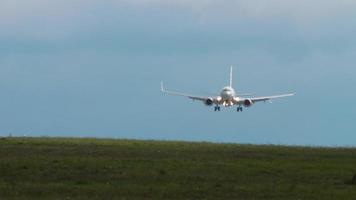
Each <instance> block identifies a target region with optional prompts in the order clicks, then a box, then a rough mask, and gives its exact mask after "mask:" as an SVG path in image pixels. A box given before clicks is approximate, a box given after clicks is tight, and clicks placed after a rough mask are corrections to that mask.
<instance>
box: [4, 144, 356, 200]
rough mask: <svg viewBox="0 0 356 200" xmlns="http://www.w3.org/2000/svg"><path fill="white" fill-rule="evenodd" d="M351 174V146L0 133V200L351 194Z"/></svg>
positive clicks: (354, 169)
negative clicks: (17, 136) (1, 135)
mask: <svg viewBox="0 0 356 200" xmlns="http://www.w3.org/2000/svg"><path fill="white" fill-rule="evenodd" d="M355 174H356V149H351V148H307V147H284V146H267V145H265V146H255V145H238V144H212V143H188V142H163V141H135V140H109V139H70V138H1V139H0V199H1V200H2V199H323V200H324V199H356V185H355V184H356V180H354V181H352V179H353V176H354V175H355ZM354 183H355V184H354Z"/></svg>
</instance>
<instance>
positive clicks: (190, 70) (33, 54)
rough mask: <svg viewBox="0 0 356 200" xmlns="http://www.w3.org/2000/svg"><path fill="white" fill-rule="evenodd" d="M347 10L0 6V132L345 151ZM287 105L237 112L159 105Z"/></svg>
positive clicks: (330, 5) (351, 113) (274, 0)
mask: <svg viewBox="0 0 356 200" xmlns="http://www.w3.org/2000/svg"><path fill="white" fill-rule="evenodd" d="M355 9H356V2H354V1H350V0H341V1H331V0H326V1H321V0H314V1H306V0H302V1H282V0H271V1H268V2H263V1H258V0H226V1H224V0H223V1H211V0H195V1H188V0H171V1H163V0H130V1H129V0H121V1H120V0H116V1H114V0H107V1H87V0H85V1H84V0H76V1H59V0H52V1H48V0H28V1H25V2H23V1H22V2H20V1H14V0H3V1H1V2H0V44H1V45H0V91H1V99H0V134H1V135H4V136H6V135H8V134H9V133H12V134H13V135H18V136H21V135H28V136H42V135H47V136H73V137H77V136H80V137H113V138H135V139H164V140H193V141H213V142H234V143H235V142H236V143H256V144H261V143H262V144H264V143H267V144H292V145H313V146H319V145H322V146H324V145H327V146H345V145H346V146H356V134H355V133H354V128H355V126H356V125H355V123H354V121H355V115H356V108H355V106H354V104H353V103H354V100H355V98H356V95H355V93H354V85H356V79H355V78H354V77H355V75H356V68H355V66H354V65H355V63H356V37H355V36H354V35H355V33H356V12H355ZM230 65H234V66H235V76H234V86H235V88H236V90H238V91H240V92H243V93H246V92H248V93H253V94H256V95H272V94H279V93H284V92H290V91H292V92H297V96H295V97H292V98H287V99H281V100H275V101H274V102H273V103H272V104H263V103H262V104H256V105H254V106H253V107H251V108H249V109H246V110H245V112H243V113H236V112H235V109H224V111H223V112H220V113H215V112H213V108H210V107H206V106H204V105H203V104H202V103H199V102H192V101H190V100H188V99H185V98H180V97H171V96H164V95H162V94H161V93H160V90H159V87H160V86H159V84H160V81H161V80H164V81H165V83H166V86H167V87H168V88H170V89H176V90H180V91H185V92H189V93H193V94H199V95H206V94H210V93H216V92H218V91H219V90H220V89H221V88H222V87H223V86H225V85H227V84H228V72H229V66H230Z"/></svg>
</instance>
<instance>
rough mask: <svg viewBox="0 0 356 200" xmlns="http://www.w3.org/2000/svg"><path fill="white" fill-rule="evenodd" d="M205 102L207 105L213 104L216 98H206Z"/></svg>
mask: <svg viewBox="0 0 356 200" xmlns="http://www.w3.org/2000/svg"><path fill="white" fill-rule="evenodd" d="M204 103H205V105H207V106H212V105H213V104H214V100H213V99H212V98H209V99H207V100H205V102H204Z"/></svg>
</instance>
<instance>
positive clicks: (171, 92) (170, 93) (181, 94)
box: [161, 82, 212, 101]
mask: <svg viewBox="0 0 356 200" xmlns="http://www.w3.org/2000/svg"><path fill="white" fill-rule="evenodd" d="M161 91H162V92H163V93H166V94H169V95H176V96H183V97H188V98H190V99H192V100H199V101H206V100H208V99H212V97H205V96H196V95H190V94H186V93H181V92H175V91H168V90H166V89H165V88H164V86H163V82H161Z"/></svg>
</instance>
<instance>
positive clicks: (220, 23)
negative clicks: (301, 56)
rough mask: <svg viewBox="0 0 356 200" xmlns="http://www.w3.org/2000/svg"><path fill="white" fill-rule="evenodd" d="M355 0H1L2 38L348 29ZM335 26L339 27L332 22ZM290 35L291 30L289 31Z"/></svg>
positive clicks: (0, 32)
mask: <svg viewBox="0 0 356 200" xmlns="http://www.w3.org/2000/svg"><path fill="white" fill-rule="evenodd" d="M355 6H356V1H353V0H338V1H335V0H313V1H309V0H298V1H297V0H269V1H263V0H220V1H216V0H169V1H167V0H104V1H90V0H72V1H61V0H26V1H19V0H2V1H0V39H1V38H3V39H4V38H8V37H10V38H14V37H17V38H30V39H35V40H36V39H37V40H46V39H48V40H60V39H66V38H71V37H82V36H83V35H85V34H96V32H99V31H102V32H107V33H109V32H113V35H115V34H116V35H119V34H123V33H126V34H127V35H131V34H132V32H134V33H135V34H137V33H139V32H142V33H143V34H144V33H145V32H146V33H147V32H149V33H156V34H160V33H163V34H164V33H166V34H174V32H176V31H178V30H183V31H184V32H189V31H191V32H194V31H195V32H197V31H198V32H199V31H206V32H209V31H210V32H217V31H218V32H219V31H225V32H227V31H231V32H233V33H237V32H239V33H241V32H245V33H246V34H247V33H248V32H252V33H253V34H256V33H258V32H264V34H268V33H269V32H272V33H273V32H275V31H277V30H278V31H286V30H287V31H289V32H298V33H299V34H301V35H307V36H310V35H314V37H317V35H319V34H326V33H331V34H332V33H334V32H337V31H339V32H342V33H341V35H342V34H346V33H348V32H352V31H353V29H352V27H355V26H352V27H351V26H350V24H354V25H355V24H356V21H355V20H352V19H355V18H356V16H355V15H356V13H354V12H353V8H355ZM335 26H337V27H335ZM293 34H294V33H293Z"/></svg>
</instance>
